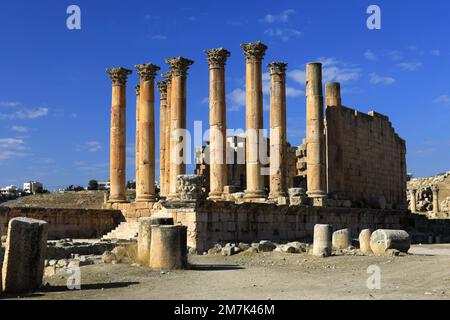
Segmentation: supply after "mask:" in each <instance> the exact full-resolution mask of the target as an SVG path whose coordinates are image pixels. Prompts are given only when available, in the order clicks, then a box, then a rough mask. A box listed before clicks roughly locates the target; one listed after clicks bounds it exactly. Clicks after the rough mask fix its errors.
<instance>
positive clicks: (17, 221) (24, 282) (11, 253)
mask: <svg viewBox="0 0 450 320" xmlns="http://www.w3.org/2000/svg"><path fill="white" fill-rule="evenodd" d="M47 226H48V224H47V222H45V221H41V220H34V219H30V218H14V219H12V220H11V221H10V222H9V226H8V236H7V240H6V250H5V257H4V261H3V269H2V286H3V290H4V291H5V292H10V293H20V292H29V291H32V290H35V289H38V288H39V287H40V286H41V285H42V277H43V274H44V260H45V251H46V248H47Z"/></svg>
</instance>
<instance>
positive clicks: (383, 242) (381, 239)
mask: <svg viewBox="0 0 450 320" xmlns="http://www.w3.org/2000/svg"><path fill="white" fill-rule="evenodd" d="M410 246H411V237H410V236H409V234H408V232H406V231H404V230H386V229H379V230H376V231H374V232H373V233H372V235H371V237H370V248H371V249H372V252H373V253H374V254H376V255H382V254H384V253H386V251H387V250H389V249H395V250H398V251H401V252H405V253H406V252H408V250H409V248H410Z"/></svg>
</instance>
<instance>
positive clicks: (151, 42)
mask: <svg viewBox="0 0 450 320" xmlns="http://www.w3.org/2000/svg"><path fill="white" fill-rule="evenodd" d="M71 4H76V5H78V6H79V7H80V8H81V15H82V16H81V30H68V29H67V27H66V19H67V17H68V15H67V14H66V9H67V7H68V6H69V5H71ZM370 4H377V5H379V6H380V8H381V18H382V29H381V30H369V29H368V28H367V27H366V20H367V18H368V16H369V15H368V14H367V13H366V9H367V7H368V6H369V5H370ZM449 12H450V3H449V2H448V1H445V0H434V1H422V0H421V1H418V0H415V1H405V0H402V1H400V0H399V1H364V0H347V1H339V2H338V1H294V0H289V1H288V0H284V1H266V0H261V1H237V0H229V1H213V0H209V1H207V0H196V1H190V2H187V1H171V2H168V1H156V0H153V1H148V0H147V1H140V0H139V1H138V0H136V1H132V0H130V1H118V0H109V1H100V0H97V1H87V0H73V1H62V0H57V1H56V0H54V1H50V0H42V1H24V0H15V1H11V0H3V1H1V3H0V43H1V50H0V65H1V72H2V74H1V76H0V88H1V89H0V186H3V185H7V184H17V185H21V184H22V183H23V181H25V180H39V181H42V182H44V184H45V185H46V187H48V188H50V189H52V188H56V187H59V186H66V185H69V184H82V185H86V183H87V181H88V180H89V179H91V178H95V179H100V180H102V179H107V177H108V175H109V173H108V172H109V163H108V161H109V121H110V117H109V116H110V100H111V82H110V79H109V78H108V76H107V74H106V73H105V69H106V68H107V67H111V66H125V67H128V68H132V67H133V66H134V65H135V64H138V63H145V62H152V63H155V64H157V65H160V66H161V67H162V70H163V71H165V70H166V65H165V64H164V58H166V57H172V56H179V55H181V56H185V57H187V58H190V59H193V60H195V64H194V65H193V66H192V67H191V69H190V72H189V77H188V88H187V90H188V106H187V108H188V118H187V121H188V127H189V128H191V129H192V128H193V123H194V121H195V120H199V121H203V126H204V129H206V128H207V127H208V103H205V101H207V98H208V89H209V83H208V81H209V80H208V65H207V62H206V59H205V54H204V53H203V51H204V50H205V49H208V48H213V47H220V46H223V47H225V48H227V49H228V50H230V51H231V53H232V55H231V57H230V58H229V60H228V65H227V73H226V77H227V97H228V100H227V103H228V109H229V111H228V113H227V117H228V127H230V128H244V123H245V122H244V116H245V108H244V101H245V100H244V97H245V96H244V92H245V91H244V90H245V87H244V79H245V69H244V66H245V61H244V57H243V54H242V50H241V49H240V47H239V44H241V43H243V42H250V41H255V40H261V41H263V42H264V43H266V44H267V45H268V46H269V49H268V51H267V55H266V58H265V60H264V66H265V65H266V64H267V63H269V62H272V61H286V62H288V63H289V65H288V79H287V85H288V92H287V93H288V99H287V113H288V139H289V141H290V142H291V144H293V145H299V144H300V143H301V141H302V139H303V137H304V127H305V96H304V69H305V63H306V62H310V61H317V60H319V61H322V62H323V63H324V77H325V80H329V81H340V82H341V83H342V90H343V92H342V94H343V102H344V105H346V106H349V107H352V108H356V109H358V110H360V111H364V112H367V111H370V110H376V111H378V112H380V113H383V114H386V115H388V116H389V117H390V119H391V121H392V123H393V125H394V127H395V128H396V131H397V132H398V133H399V134H400V136H401V137H402V138H404V139H405V140H406V141H407V148H408V154H407V160H408V172H411V173H413V174H415V175H416V176H426V175H432V174H436V173H438V172H442V171H446V170H450V151H449V150H450V130H449V120H450V86H449V85H448V84H449V80H450V79H449V77H450V76H449V75H450V43H449V41H448V35H449V34H450V23H449V22H448V16H449ZM264 72H265V73H266V72H267V69H266V68H264ZM264 79H265V80H264V84H265V85H264V86H265V88H266V90H265V95H264V101H265V110H266V111H265V114H264V122H265V127H266V128H267V127H268V120H269V117H268V116H269V114H268V110H267V109H268V106H269V104H268V103H269V95H268V94H267V93H268V92H267V91H268V90H267V88H268V86H267V84H268V82H267V74H265V75H264ZM136 82H137V76H136V72H134V74H133V75H132V76H131V77H130V79H129V82H128V100H127V101H128V106H127V118H128V119H127V144H128V148H127V149H128V152H127V178H128V179H132V178H134V139H135V138H134V132H135V123H134V118H135V96H134V86H135V84H136ZM158 114H159V110H158V108H156V117H157V119H158V117H159V115H158ZM156 130H157V132H158V130H159V128H158V127H157V128H156ZM157 148H158V144H157ZM190 170H192V166H191V167H190Z"/></svg>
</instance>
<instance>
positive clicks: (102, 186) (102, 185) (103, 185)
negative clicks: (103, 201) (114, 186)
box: [98, 180, 110, 190]
mask: <svg viewBox="0 0 450 320" xmlns="http://www.w3.org/2000/svg"><path fill="white" fill-rule="evenodd" d="M109 185H110V183H109V180H108V181H98V190H109Z"/></svg>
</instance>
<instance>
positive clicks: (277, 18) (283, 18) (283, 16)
mask: <svg viewBox="0 0 450 320" xmlns="http://www.w3.org/2000/svg"><path fill="white" fill-rule="evenodd" d="M295 13H296V11H295V10H293V9H287V10H284V11H282V12H281V13H279V14H266V15H265V16H264V18H263V19H262V20H263V21H264V22H266V23H274V22H282V23H286V22H288V21H289V17H290V16H291V15H293V14H295Z"/></svg>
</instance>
